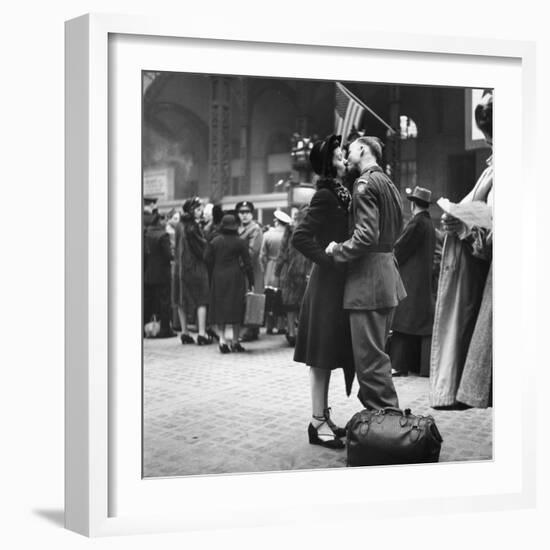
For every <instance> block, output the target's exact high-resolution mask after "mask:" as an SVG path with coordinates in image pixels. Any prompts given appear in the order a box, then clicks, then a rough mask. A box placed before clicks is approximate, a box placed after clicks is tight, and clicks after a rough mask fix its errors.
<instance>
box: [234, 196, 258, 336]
mask: <svg viewBox="0 0 550 550" xmlns="http://www.w3.org/2000/svg"><path fill="white" fill-rule="evenodd" d="M235 211H236V212H237V216H238V218H239V230H238V234H239V237H240V238H241V239H243V240H244V241H246V243H247V245H248V253H249V255H250V263H251V264H252V271H253V273H254V288H255V292H256V293H258V294H263V292H264V275H263V271H262V265H261V262H260V250H261V248H262V241H263V231H262V228H261V227H260V224H259V223H258V222H256V221H255V220H254V205H253V204H252V203H251V202H250V201H241V202H238V203H237V204H236V205H235ZM259 333H260V329H259V328H247V329H245V330H244V331H243V334H242V335H241V340H242V341H243V342H252V341H253V340H257V339H258V336H259Z"/></svg>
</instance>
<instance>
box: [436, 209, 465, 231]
mask: <svg viewBox="0 0 550 550" xmlns="http://www.w3.org/2000/svg"><path fill="white" fill-rule="evenodd" d="M441 229H443V231H445V233H456V234H457V235H458V234H460V233H462V232H464V230H465V229H466V226H465V225H464V223H463V222H461V221H460V220H459V219H458V218H455V217H454V216H451V214H447V213H445V214H443V216H441Z"/></svg>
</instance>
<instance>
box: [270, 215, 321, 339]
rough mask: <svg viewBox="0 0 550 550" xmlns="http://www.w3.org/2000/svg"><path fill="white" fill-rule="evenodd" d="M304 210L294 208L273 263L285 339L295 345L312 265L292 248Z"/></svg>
mask: <svg viewBox="0 0 550 550" xmlns="http://www.w3.org/2000/svg"><path fill="white" fill-rule="evenodd" d="M306 211H307V207H303V208H302V209H298V208H293V209H292V218H291V222H290V223H289V224H288V225H287V226H286V227H285V232H284V235H283V241H282V243H281V249H280V251H279V256H278V257H277V261H276V263H275V276H276V277H278V278H279V281H280V283H279V288H280V290H281V302H282V310H283V312H284V313H285V314H286V340H287V342H288V344H289V345H290V346H294V345H295V344H296V322H297V318H298V312H299V311H300V305H301V304H302V300H303V298H304V294H305V292H306V286H307V281H308V278H309V272H310V271H311V267H312V265H313V264H312V262H311V260H309V259H308V258H306V257H305V256H304V255H303V254H302V253H301V252H299V251H298V250H297V249H296V248H294V246H292V235H293V234H294V230H295V228H296V227H297V226H298V225H299V224H300V223H301V222H302V220H303V219H304V218H305V215H306Z"/></svg>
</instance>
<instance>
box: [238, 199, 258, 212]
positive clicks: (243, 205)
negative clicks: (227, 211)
mask: <svg viewBox="0 0 550 550" xmlns="http://www.w3.org/2000/svg"><path fill="white" fill-rule="evenodd" d="M246 208H248V210H250V211H251V212H254V205H253V204H252V203H251V202H250V201H240V202H238V203H237V204H236V205H235V210H236V211H237V212H238V211H239V210H241V209H246Z"/></svg>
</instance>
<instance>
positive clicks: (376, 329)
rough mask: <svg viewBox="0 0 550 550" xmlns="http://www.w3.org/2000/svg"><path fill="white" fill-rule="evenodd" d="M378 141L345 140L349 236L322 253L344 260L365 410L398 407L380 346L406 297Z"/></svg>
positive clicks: (393, 206) (397, 203) (397, 218)
mask: <svg viewBox="0 0 550 550" xmlns="http://www.w3.org/2000/svg"><path fill="white" fill-rule="evenodd" d="M381 158H382V145H381V143H380V141H379V140H378V138H375V137H370V136H365V137H360V138H358V139H356V140H355V141H354V142H352V143H351V144H350V147H349V152H348V158H347V169H348V171H353V172H355V173H356V174H357V175H358V177H357V179H356V180H355V182H354V184H353V196H352V203H351V219H350V222H351V226H352V231H351V237H350V238H349V239H348V240H347V241H345V242H343V243H339V244H337V243H335V242H332V243H330V244H329V245H328V246H327V248H326V253H327V254H329V255H332V256H333V257H334V260H335V261H336V262H342V263H347V264H348V274H347V278H346V285H345V289H344V309H346V310H348V311H349V315H350V328H351V338H352V346H353V355H354V362H355V369H356V374H357V380H358V382H359V394H358V397H359V400H360V401H361V403H362V404H363V405H364V406H365V407H366V408H367V409H381V408H383V407H398V406H399V403H398V399H397V393H396V391H395V387H394V384H393V380H392V376H391V363H390V358H389V356H388V354H387V353H386V351H385V347H386V340H387V336H388V334H389V331H390V328H391V323H392V318H393V313H394V310H395V308H396V306H397V304H398V303H399V302H400V300H402V299H403V298H404V297H405V296H406V292H405V289H404V287H403V283H402V281H401V276H400V275H399V271H398V269H397V262H396V260H395V257H394V255H393V246H394V244H395V241H396V240H397V237H398V236H399V235H400V233H401V230H402V228H403V216H402V212H401V208H402V205H401V198H400V196H399V192H398V191H397V189H396V187H395V185H394V184H393V182H392V181H391V180H390V178H389V177H388V176H387V175H386V174H385V173H384V172H383V171H382V169H381V168H380V166H379V163H380V162H381Z"/></svg>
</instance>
